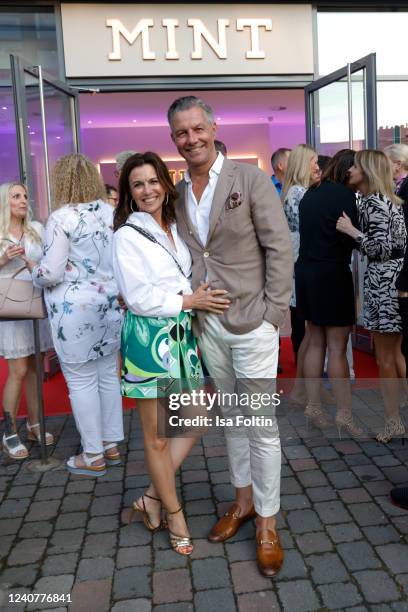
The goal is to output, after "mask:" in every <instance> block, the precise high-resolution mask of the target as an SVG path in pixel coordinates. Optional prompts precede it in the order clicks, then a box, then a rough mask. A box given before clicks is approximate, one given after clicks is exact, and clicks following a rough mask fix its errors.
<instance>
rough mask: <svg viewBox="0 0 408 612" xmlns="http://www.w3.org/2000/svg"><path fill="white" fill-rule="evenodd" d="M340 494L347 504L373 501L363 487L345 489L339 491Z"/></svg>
mask: <svg viewBox="0 0 408 612" xmlns="http://www.w3.org/2000/svg"><path fill="white" fill-rule="evenodd" d="M338 494H339V495H340V497H341V500H342V501H343V502H344V503H345V504H361V503H364V502H370V501H371V497H370V496H369V494H368V493H367V491H366V489H364V488H363V487H358V488H355V489H343V490H342V491H338Z"/></svg>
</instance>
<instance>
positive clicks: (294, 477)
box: [0, 390, 408, 612]
mask: <svg viewBox="0 0 408 612" xmlns="http://www.w3.org/2000/svg"><path fill="white" fill-rule="evenodd" d="M374 395H375V394H374V393H373V392H372V391H370V390H367V391H362V392H361V393H360V394H358V397H357V401H359V402H360V404H361V406H360V408H361V410H363V409H367V410H373V411H374V413H375V411H376V407H375V398H374ZM377 412H379V410H378V409H377ZM378 418H380V417H379V414H378ZM125 422H126V445H123V451H124V455H123V457H124V464H123V466H120V467H113V468H109V471H108V474H107V475H106V476H104V477H102V478H99V479H98V480H97V481H96V480H95V479H89V478H84V477H79V476H72V475H69V474H68V473H67V472H66V471H65V469H64V468H61V469H58V470H56V471H50V472H47V473H44V474H40V473H31V472H30V471H29V470H28V469H27V468H28V465H29V464H27V463H23V464H22V465H20V464H15V463H8V464H7V462H6V461H5V460H4V459H3V463H2V464H1V465H0V489H1V493H0V495H1V496H2V498H1V499H2V503H1V506H0V551H1V559H2V561H1V563H2V572H1V589H2V591H1V593H0V597H1V600H2V603H1V604H0V609H1V610H2V611H3V610H4V611H5V610H12V611H15V610H38V609H45V608H46V609H54V610H58V611H59V612H61V611H62V610H70V611H71V610H72V611H73V612H82V611H85V610H86V612H90V611H92V612H104V611H105V610H112V611H113V612H132V611H135V612H147V611H149V610H154V612H187V611H196V612H233V611H239V612H252V611H255V610H256V611H257V612H269V611H272V610H273V611H275V610H284V611H287V612H302V611H306V610H319V611H323V610H347V611H352V610H353V611H355V612H360V611H363V610H373V611H378V612H386V611H388V610H391V611H396V612H397V611H398V612H402V611H407V610H408V597H407V594H408V548H407V534H408V513H407V512H404V511H403V510H400V509H398V508H396V507H394V506H392V505H391V504H390V503H389V501H388V492H389V490H390V488H391V487H392V486H393V485H394V484H397V483H405V482H408V469H407V458H408V445H406V446H402V445H401V443H400V442H395V443H393V444H390V445H388V446H384V445H380V444H377V443H375V442H374V441H370V440H366V441H362V442H355V441H352V440H342V441H339V440H336V439H333V440H332V441H330V440H328V439H327V438H322V437H321V432H319V431H318V430H310V431H307V430H306V429H305V422H304V417H303V415H302V413H301V411H300V410H292V411H291V414H289V415H287V416H285V417H284V418H283V419H282V422H281V432H282V433H283V440H282V441H283V457H282V460H283V466H282V510H281V513H280V515H279V528H280V535H281V538H282V542H283V545H284V548H285V551H286V560H285V565H284V568H283V570H282V572H281V573H280V574H279V576H278V577H277V578H276V579H267V578H264V577H262V576H261V575H260V574H259V573H258V571H257V568H256V564H255V561H254V558H255V547H254V527H253V525H252V524H246V525H245V526H244V527H243V528H242V529H241V530H240V531H239V533H238V534H237V535H236V536H235V537H234V538H233V539H231V540H230V541H228V542H227V543H225V544H210V543H208V542H207V540H206V535H207V533H208V530H209V529H210V527H211V525H212V524H213V523H214V521H215V518H216V516H217V515H220V514H222V513H223V512H224V510H225V508H226V507H227V506H228V503H229V501H230V500H231V499H232V495H233V490H232V487H231V485H230V484H229V475H228V471H227V458H226V450H225V445H224V442H223V438H222V436H221V435H219V434H209V435H206V436H205V438H204V439H203V441H202V442H200V443H198V444H197V445H196V447H195V448H194V449H193V452H192V454H191V456H190V457H189V458H188V459H187V460H186V461H185V463H184V465H183V468H182V470H181V473H180V476H179V483H180V489H181V497H182V499H183V503H184V506H185V509H186V512H187V516H188V521H189V525H190V528H191V531H192V534H193V536H194V538H195V550H194V553H193V555H192V557H191V558H190V559H186V558H185V557H182V556H180V555H177V554H175V553H174V552H173V551H171V550H170V549H169V545H168V540H167V533H166V532H164V531H162V532H160V533H157V534H155V535H154V536H153V537H152V536H151V534H150V533H149V532H148V531H147V530H146V529H145V528H144V526H143V524H142V523H141V522H139V519H138V520H137V521H136V522H133V523H131V524H128V520H129V506H130V504H131V502H132V501H133V500H134V499H135V498H136V497H137V496H138V495H140V493H141V492H142V491H143V489H144V487H146V485H147V484H148V478H147V476H146V471H145V468H144V465H143V451H142V446H143V444H142V438H141V432H140V428H139V424H138V419H137V415H136V413H135V412H127V413H126V416H125ZM48 427H49V428H50V429H53V430H54V431H55V432H56V433H57V436H58V442H57V444H56V446H55V450H54V451H53V453H54V456H56V457H60V458H66V457H67V456H69V455H71V454H73V453H75V452H76V451H77V450H78V434H77V432H76V429H75V425H74V422H73V419H72V417H56V418H51V419H49V420H48ZM24 593H34V594H36V593H46V594H53V593H57V594H59V595H63V594H65V595H68V594H71V599H72V604H71V605H69V606H68V604H67V603H63V602H61V601H60V602H59V603H46V602H45V603H44V604H43V605H39V604H38V603H37V604H35V603H34V604H28V605H21V604H13V605H10V604H9V603H7V602H8V601H9V595H10V594H13V595H16V594H24Z"/></svg>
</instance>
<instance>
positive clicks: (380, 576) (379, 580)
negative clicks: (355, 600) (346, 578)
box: [354, 570, 400, 603]
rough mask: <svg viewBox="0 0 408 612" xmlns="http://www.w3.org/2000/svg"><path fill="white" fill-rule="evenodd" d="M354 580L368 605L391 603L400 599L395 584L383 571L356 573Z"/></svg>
mask: <svg viewBox="0 0 408 612" xmlns="http://www.w3.org/2000/svg"><path fill="white" fill-rule="evenodd" d="M354 578H355V579H356V580H357V582H358V584H359V585H360V588H361V590H362V592H363V595H364V598H365V599H366V600H367V602H368V603H381V602H389V601H395V600H397V599H399V598H400V593H399V591H398V588H397V586H396V584H395V582H394V581H393V580H391V578H390V577H389V576H388V575H387V574H386V573H385V572H383V571H381V570H371V571H366V572H356V573H355V574H354Z"/></svg>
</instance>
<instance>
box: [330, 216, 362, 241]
mask: <svg viewBox="0 0 408 612" xmlns="http://www.w3.org/2000/svg"><path fill="white" fill-rule="evenodd" d="M336 230H337V231H339V232H342V233H343V234H347V235H348V236H351V237H352V238H354V239H356V238H357V236H359V235H360V233H361V232H360V230H358V229H357V228H356V227H354V225H353V224H352V222H351V219H350V217H349V216H348V215H346V213H345V212H344V211H343V214H342V216H341V217H339V218H338V219H337V223H336Z"/></svg>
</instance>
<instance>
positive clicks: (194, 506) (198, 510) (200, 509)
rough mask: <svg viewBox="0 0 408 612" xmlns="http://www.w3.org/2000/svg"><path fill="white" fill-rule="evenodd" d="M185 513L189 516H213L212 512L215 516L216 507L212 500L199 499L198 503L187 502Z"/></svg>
mask: <svg viewBox="0 0 408 612" xmlns="http://www.w3.org/2000/svg"><path fill="white" fill-rule="evenodd" d="M216 497H217V496H216ZM185 511H186V514H187V516H194V515H199V514H211V513H212V512H214V514H215V506H214V502H213V501H212V500H211V499H199V500H196V501H191V502H187V503H186V505H185Z"/></svg>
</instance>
